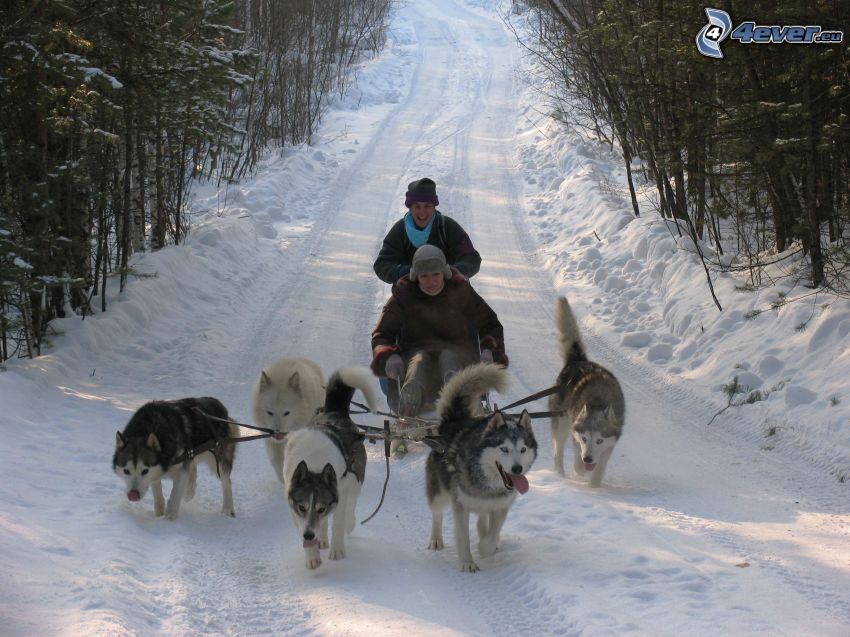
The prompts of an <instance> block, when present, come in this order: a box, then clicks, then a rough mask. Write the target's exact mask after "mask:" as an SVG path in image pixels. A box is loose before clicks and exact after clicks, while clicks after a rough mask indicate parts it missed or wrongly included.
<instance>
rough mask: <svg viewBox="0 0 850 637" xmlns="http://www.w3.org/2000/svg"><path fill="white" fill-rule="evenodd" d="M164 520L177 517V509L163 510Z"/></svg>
mask: <svg viewBox="0 0 850 637" xmlns="http://www.w3.org/2000/svg"><path fill="white" fill-rule="evenodd" d="M165 519H166V520H176V519H177V511H166V512H165Z"/></svg>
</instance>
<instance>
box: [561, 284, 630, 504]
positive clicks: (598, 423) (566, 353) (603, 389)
mask: <svg viewBox="0 0 850 637" xmlns="http://www.w3.org/2000/svg"><path fill="white" fill-rule="evenodd" d="M555 324H556V326H557V328H558V334H559V336H558V340H559V342H560V345H561V353H562V354H563V357H564V367H563V369H561V373H560V374H558V380H557V383H556V384H557V385H558V391H557V393H555V394H553V395H552V396H551V397H550V399H549V409H550V410H551V411H562V412H563V414H562V415H560V416H552V420H551V425H552V444H553V446H554V459H555V470H556V471H557V472H558V473H559V474H560V475H562V476H563V475H566V472H565V471H564V446H565V444H566V440H567V438H570V437H571V438H572V444H573V468H574V469H575V472H576V473H577V474H578V475H579V476H589V477H590V486H592V487H598V486H599V485H600V484H602V478H604V477H605V469H606V468H607V466H608V460H609V459H610V458H611V454H612V453H613V451H614V446H615V445H616V444H617V440H619V438H620V435H621V434H622V433H623V422H624V417H625V412H626V403H625V399H624V398H623V391H622V389H621V388H620V383H618V382H617V379H616V378H615V377H614V374H612V373H611V372H609V371H608V370H607V369H605V368H604V367H602V366H601V365H598V364H597V363H593V362H591V361H589V360H588V358H587V353H586V351H585V349H584V345H583V344H582V340H581V335H580V334H579V329H578V325H577V323H576V319H575V316H574V315H573V312H572V310H571V309H570V304H569V303H568V302H567V299H566V298H564V297H563V296H562V297H560V298H559V299H558V302H557V305H556V306H555Z"/></svg>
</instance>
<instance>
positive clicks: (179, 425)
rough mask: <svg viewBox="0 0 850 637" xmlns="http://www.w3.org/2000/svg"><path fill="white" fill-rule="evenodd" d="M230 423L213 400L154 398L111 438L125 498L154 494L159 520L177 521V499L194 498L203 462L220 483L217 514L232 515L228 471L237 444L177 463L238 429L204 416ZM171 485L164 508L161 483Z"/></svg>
mask: <svg viewBox="0 0 850 637" xmlns="http://www.w3.org/2000/svg"><path fill="white" fill-rule="evenodd" d="M207 414H208V415H210V416H215V417H217V418H222V419H225V420H228V419H229V418H228V415H227V409H225V407H224V405H222V404H221V403H220V402H219V401H218V400H216V399H215V398H208V397H204V398H182V399H180V400H168V401H165V400H155V401H151V402H149V403H147V404H145V405H142V407H141V408H139V410H138V411H137V412H136V413H135V414H133V417H132V418H130V422H128V423H127V426H126V427H125V428H124V431H123V432H121V431H119V432H117V433H116V435H115V455H114V456H113V458H112V469H113V471H115V473H116V475H117V476H118V477H119V478H123V479H124V483H125V485H126V487H127V498H128V499H129V500H130V501H131V502H138V501H140V500H141V499H142V498H143V497H145V493H147V491H148V487H150V488H151V489H152V490H153V510H154V514H156V515H157V516H160V515H165V517H166V518H167V519H169V520H174V519H176V518H177V514H178V513H179V511H180V501H181V500H186V501H187V502H188V501H189V500H191V499H192V498H193V497H194V496H195V485H196V482H197V475H198V468H197V464H196V463H197V461H199V460H203V461H205V462H206V463H207V464H208V465H209V467H210V469H211V470H212V472H213V473H215V474H217V475H218V476H219V479H220V480H221V493H222V498H223V501H224V503H223V504H222V507H221V511H222V513H224V514H225V515H229V516H231V517H233V516H234V515H235V513H234V512H233V491H232V488H231V484H230V472H231V470H232V469H233V457H234V455H235V452H236V445H234V444H229V445H223V446H222V447H221V451H219V452H217V454H218V455H217V457H216V456H215V455H213V452H212V451H205V452H203V453H201V454H199V455H197V456H195V457H194V458H192V459H184V460H182V461H180V462H178V460H180V459H181V456H183V457H184V458H185V457H186V456H184V453H185V452H187V451H190V450H192V449H195V448H197V447H199V446H201V445H203V444H204V443H206V442H209V441H210V440H214V439H218V438H229V437H234V438H235V437H237V436H238V435H239V431H238V427H237V426H236V425H233V424H230V423H226V422H221V421H219V420H214V419H212V418H209V417H207ZM163 478H170V479H171V480H172V481H173V486H172V487H171V495H170V496H169V497H168V505H167V506H166V504H165V499H164V497H163V495H162V479H163Z"/></svg>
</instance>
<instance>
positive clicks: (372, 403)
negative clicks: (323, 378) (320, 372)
mask: <svg viewBox="0 0 850 637" xmlns="http://www.w3.org/2000/svg"><path fill="white" fill-rule="evenodd" d="M372 382H373V376H372V372H371V371H369V370H368V369H366V368H365V367H343V368H341V369H338V370H336V371H335V372H334V373H333V374H331V378H330V380H329V381H328V388H327V390H326V391H325V413H331V412H333V413H337V414H343V415H344V416H348V415H349V414H350V410H351V399H352V398H354V392H355V391H357V390H358V389H359V390H360V391H362V392H363V395H364V396H365V397H366V403H367V404H368V405H369V409H371V410H372V411H375V409H377V406H378V401H377V399H376V398H375V389H374V388H373V387H372Z"/></svg>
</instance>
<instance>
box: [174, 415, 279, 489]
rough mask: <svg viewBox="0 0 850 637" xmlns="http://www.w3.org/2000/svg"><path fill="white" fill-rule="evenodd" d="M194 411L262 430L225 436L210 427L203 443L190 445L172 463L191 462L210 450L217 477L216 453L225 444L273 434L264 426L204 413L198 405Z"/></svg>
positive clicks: (220, 420) (230, 423) (219, 471)
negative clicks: (207, 436)
mask: <svg viewBox="0 0 850 637" xmlns="http://www.w3.org/2000/svg"><path fill="white" fill-rule="evenodd" d="M192 409H194V410H195V411H196V412H198V413H199V414H200V415H202V416H203V417H204V418H208V419H209V420H216V421H218V422H224V423H227V424H228V425H236V426H238V427H245V428H247V429H254V430H256V431H262V432H263V433H261V434H256V435H254V436H226V437H223V438H221V437H219V436H217V435H216V431H215V429H213V428H212V427H210V433H211V434H212V437H211V438H210V439H209V440H207V441H206V442H204V443H203V444H200V445H198V446H197V447H192V448H191V449H186V450H185V451H184V452H183V453H181V454H180V455H179V456H177V457H176V458H175V459H174V460H173V461H172V464H180V463H183V462H191V461H192V460H194V459H195V457H197V456H199V455H201V454H202V453H204V452H206V451H210V452H212V455H213V457H214V458H215V472H216V474H217V475H218V477H219V478H221V469H220V468H219V466H218V454H219V453H220V452H221V451H223V449H224V447H225V446H227V445H233V444H236V443H238V442H245V441H247V440H258V439H260V438H270V437H271V436H273V435H274V433H275V431H274V430H273V429H267V428H266V427H257V426H255V425H246V424H245V423H241V422H236V421H234V420H228V419H227V418H219V417H218V416H213V415H212V414H208V413H206V412H205V411H204V410H203V409H201V408H200V407H192Z"/></svg>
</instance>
